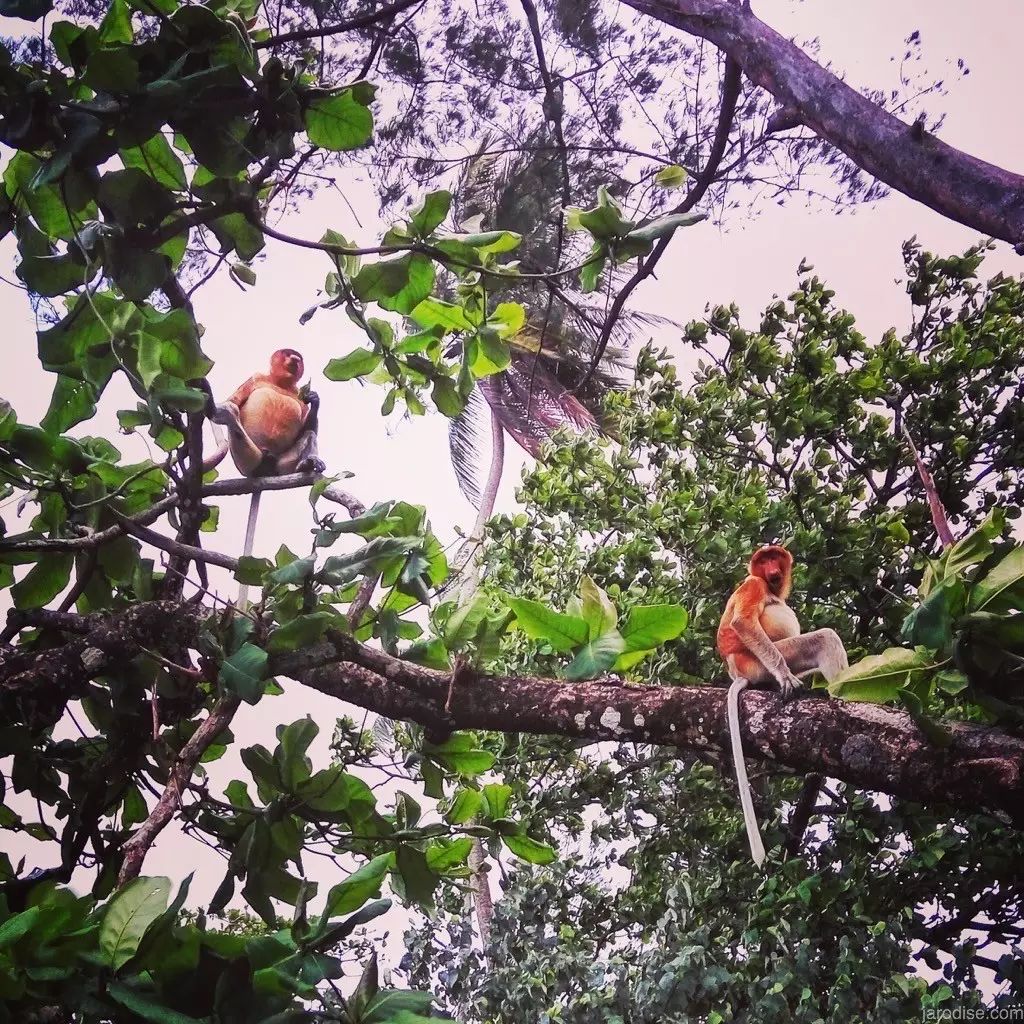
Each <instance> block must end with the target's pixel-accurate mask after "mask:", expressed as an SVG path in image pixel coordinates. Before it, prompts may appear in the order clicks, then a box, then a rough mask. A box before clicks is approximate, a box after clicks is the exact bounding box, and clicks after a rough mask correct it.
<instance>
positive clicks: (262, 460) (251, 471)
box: [203, 348, 324, 606]
mask: <svg viewBox="0 0 1024 1024" xmlns="http://www.w3.org/2000/svg"><path fill="white" fill-rule="evenodd" d="M304 368H305V367H304V364H303V362H302V356H301V355H299V353H298V352H296V351H295V349H293V348H281V349H278V350H277V351H276V352H275V353H274V354H273V355H272V356H271V357H270V372H269V373H255V374H253V375H252V376H251V377H250V378H249V379H248V380H247V381H246V382H245V383H244V384H242V385H241V386H240V387H239V388H238V389H237V390H236V391H235V393H234V394H233V395H232V396H231V397H230V398H229V399H228V400H227V401H226V402H222V403H221V404H220V405H215V404H214V402H213V398H212V397H211V396H209V393H208V396H207V407H206V415H207V416H208V417H209V419H211V420H212V421H213V422H214V423H220V424H222V425H223V426H225V427H227V428H228V440H227V442H226V443H225V444H224V445H222V446H221V448H220V450H218V451H217V452H216V453H215V454H214V455H213V456H211V458H209V459H208V460H207V461H206V462H204V464H203V468H204V469H212V468H213V467H214V466H216V465H217V464H218V463H219V462H220V461H221V459H223V458H224V455H225V454H226V453H227V452H228V451H229V450H230V452H231V458H232V461H233V462H234V463H235V466H236V467H237V468H238V472H239V473H241V474H242V476H283V475H285V474H286V473H306V472H308V473H321V472H323V470H324V464H323V462H321V461H320V459H319V457H318V455H317V428H318V422H317V419H318V412H319V408H320V399H319V397H318V396H317V395H316V393H315V392H312V391H310V392H308V393H307V395H306V396H303V395H302V394H301V393H300V391H299V381H300V380H301V378H302V373H303V370H304ZM259 508H260V492H259V491H254V492H253V495H252V500H251V502H250V505H249V520H248V522H247V523H246V528H245V544H244V546H243V550H242V555H243V557H248V556H249V555H251V554H252V547H253V541H254V539H255V536H256V520H257V517H258V515H259ZM247 597H248V588H247V587H246V586H244V585H243V586H242V588H241V590H240V591H239V594H238V603H239V606H244V605H245V603H246V600H247Z"/></svg>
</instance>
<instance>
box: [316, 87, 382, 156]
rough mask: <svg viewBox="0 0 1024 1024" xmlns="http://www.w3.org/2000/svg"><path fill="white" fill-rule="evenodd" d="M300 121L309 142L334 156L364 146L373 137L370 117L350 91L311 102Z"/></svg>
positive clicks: (368, 112)
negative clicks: (331, 152) (328, 150)
mask: <svg viewBox="0 0 1024 1024" xmlns="http://www.w3.org/2000/svg"><path fill="white" fill-rule="evenodd" d="M303 119H304V121H305V125H306V134H307V135H308V136H309V141H310V142H312V143H313V145H314V146H323V148H324V149H330V150H334V151H335V152H340V151H342V150H348V149H358V148H359V147H360V146H365V145H366V144H367V143H368V142H369V141H370V137H371V136H372V135H373V115H372V114H371V113H370V111H369V109H368V108H367V107H366V105H365V104H363V103H360V102H359V100H358V99H357V98H356V95H355V94H354V93H353V90H352V89H351V88H349V89H346V90H345V91H344V92H341V93H338V94H337V95H335V96H323V97H318V98H317V99H315V100H313V102H312V103H310V105H309V106H308V107H307V108H306V111H305V114H304V115H303Z"/></svg>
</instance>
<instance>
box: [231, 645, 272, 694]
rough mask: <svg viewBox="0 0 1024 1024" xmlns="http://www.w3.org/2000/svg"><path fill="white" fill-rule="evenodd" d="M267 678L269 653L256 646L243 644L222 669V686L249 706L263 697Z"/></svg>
mask: <svg viewBox="0 0 1024 1024" xmlns="http://www.w3.org/2000/svg"><path fill="white" fill-rule="evenodd" d="M266 678H267V652H266V651H265V650H263V649H262V648H261V647H257V646H256V645H255V644H250V643H245V644H242V646H241V647H240V648H239V649H238V650H237V651H235V653H234V654H232V655H231V656H230V657H229V658H225V659H224V662H223V664H222V665H221V667H220V676H219V679H220V684H221V686H223V687H224V689H225V690H228V691H229V692H230V693H237V694H238V696H239V697H241V698H242V700H244V701H246V703H248V704H255V703H256V702H257V701H258V700H259V699H260V697H262V696H263V690H264V686H265V680H266Z"/></svg>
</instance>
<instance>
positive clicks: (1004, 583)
mask: <svg viewBox="0 0 1024 1024" xmlns="http://www.w3.org/2000/svg"><path fill="white" fill-rule="evenodd" d="M1002 526H1003V515H1002V510H1001V509H999V508H996V509H994V510H993V511H992V513H990V514H989V516H988V517H987V518H986V520H985V522H984V523H982V524H981V526H980V527H979V528H978V529H977V530H975V531H974V532H972V533H970V534H968V535H967V536H966V537H963V538H962V539H961V540H959V541H957V542H956V543H955V544H953V545H951V546H950V547H948V548H946V549H945V550H944V551H943V552H942V554H941V555H940V556H939V557H938V558H937V559H936V560H935V561H934V562H932V563H930V564H929V565H928V568H927V569H926V571H925V573H924V578H923V580H922V582H921V586H920V587H919V589H918V595H919V597H920V603H919V604H918V606H917V607H916V608H914V610H913V611H912V612H911V613H910V614H909V615H908V616H907V617H906V619H904V621H903V627H902V629H901V631H900V635H901V638H902V639H903V640H905V641H906V642H907V643H909V644H912V645H914V646H913V647H890V648H889V649H888V650H886V651H885V652H884V653H883V654H881V655H876V656H874V657H872V658H865V659H864V660H863V661H861V662H860V663H858V664H856V665H852V666H851V667H850V668H849V669H848V670H847V671H846V672H844V673H843V674H842V675H841V676H839V677H838V678H837V679H836V680H834V681H833V683H832V684H830V686H829V690H830V692H831V693H833V694H834V695H836V696H839V697H846V698H849V699H853V700H868V701H878V702H883V701H889V700H895V699H897V698H899V699H901V700H902V701H903V702H904V703H905V704H906V705H907V708H908V710H910V712H911V713H912V714H913V715H915V717H917V719H918V721H919V722H924V721H927V719H926V718H925V716H924V715H923V709H924V708H930V707H934V706H937V707H942V706H943V705H944V704H950V703H953V706H954V707H957V708H958V709H959V710H960V711H961V713H964V714H967V715H968V716H971V715H982V714H984V713H985V712H987V713H988V716H990V717H991V718H992V719H994V720H999V719H1006V720H1008V721H1009V722H1012V723H1015V724H1019V723H1020V722H1021V720H1022V719H1021V708H1020V707H1019V705H1020V701H1021V697H1020V686H1019V683H1020V680H1021V678H1024V677H1022V669H1024V546H1022V545H1019V544H1017V545H1013V544H1009V543H1002V544H998V546H997V545H994V544H993V541H994V540H995V541H998V540H999V535H1000V533H1001V532H1002ZM949 698H954V699H955V702H953V701H950V699H949ZM956 698H959V699H956ZM928 727H930V728H933V729H934V728H935V726H934V723H931V722H929V726H928ZM936 736H937V738H938V741H939V742H941V741H942V733H941V730H936Z"/></svg>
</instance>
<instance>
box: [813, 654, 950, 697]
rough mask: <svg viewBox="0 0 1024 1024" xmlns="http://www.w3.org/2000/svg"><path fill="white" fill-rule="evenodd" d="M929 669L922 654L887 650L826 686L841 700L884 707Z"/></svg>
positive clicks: (929, 666) (927, 658) (863, 660)
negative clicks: (863, 702) (857, 701)
mask: <svg viewBox="0 0 1024 1024" xmlns="http://www.w3.org/2000/svg"><path fill="white" fill-rule="evenodd" d="M932 667H933V666H932V659H931V657H930V656H929V655H928V653H927V652H925V651H916V650H908V649H907V648H905V647H890V648H889V649H888V650H886V651H885V652H884V653H882V654H874V655H872V656H871V657H868V658H863V659H862V660H861V661H859V662H857V664H856V665H851V666H850V667H849V668H848V669H846V670H845V671H844V672H842V673H840V675H838V676H837V677H836V678H835V679H833V680H832V682H830V683H829V684H828V692H829V693H830V694H832V696H833V697H842V698H843V699H844V700H860V701H866V702H868V703H871V704H884V703H886V702H887V701H891V700H896V699H897V698H898V695H899V691H900V690H901V689H903V688H904V687H905V686H909V685H911V684H912V683H913V682H915V681H917V680H919V679H921V678H923V677H924V675H925V674H926V673H927V672H928V671H930V669H931V668H932Z"/></svg>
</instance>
